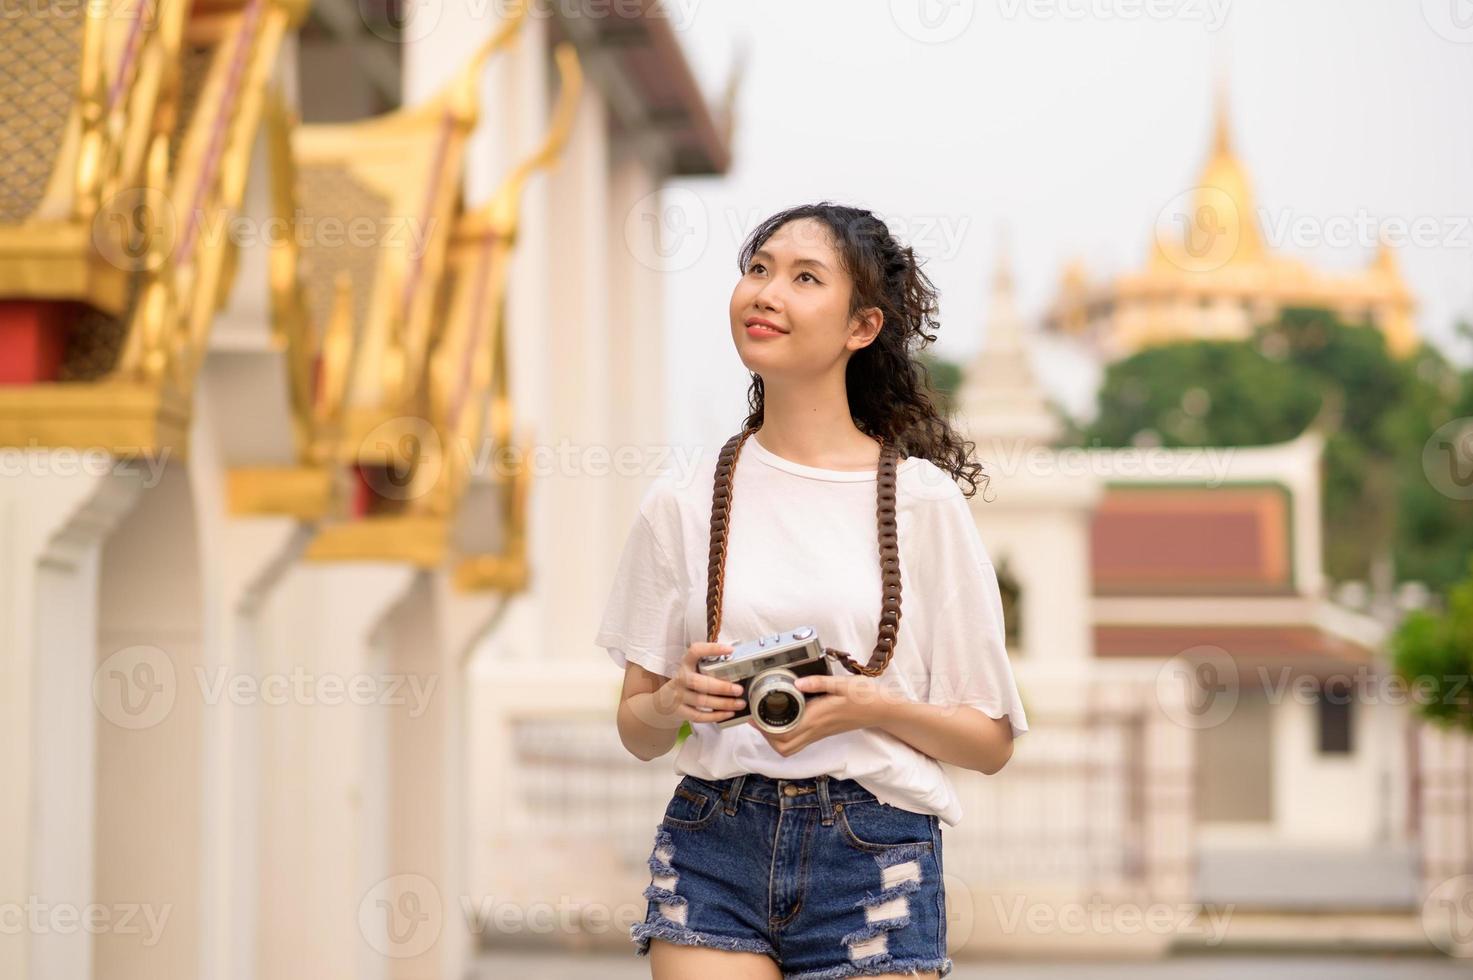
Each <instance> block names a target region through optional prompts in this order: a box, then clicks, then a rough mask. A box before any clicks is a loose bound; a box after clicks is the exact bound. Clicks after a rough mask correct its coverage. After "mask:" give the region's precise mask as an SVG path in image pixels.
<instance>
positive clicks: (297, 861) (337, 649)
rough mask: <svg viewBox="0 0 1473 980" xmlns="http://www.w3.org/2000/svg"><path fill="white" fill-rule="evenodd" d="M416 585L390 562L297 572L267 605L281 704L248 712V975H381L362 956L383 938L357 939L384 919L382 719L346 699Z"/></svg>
mask: <svg viewBox="0 0 1473 980" xmlns="http://www.w3.org/2000/svg"><path fill="white" fill-rule="evenodd" d="M415 574H416V572H415V569H413V568H411V567H408V566H404V565H400V564H390V563H379V562H341V563H337V562H334V563H308V564H305V565H299V566H296V567H294V568H292V569H291V570H290V571H289V572H288V574H287V576H286V578H285V580H284V581H283V582H282V584H281V586H280V587H279V588H278V589H277V590H276V591H275V593H274V594H273V595H272V596H271V597H270V598H269V599H268V600H267V601H266V605H265V607H264V609H263V616H262V630H263V633H262V637H263V641H264V642H263V644H262V646H261V654H262V671H263V675H264V676H267V677H280V678H285V679H287V681H288V682H289V684H288V686H287V687H286V688H285V692H286V697H285V698H284V703H272V702H273V701H274V700H277V699H274V698H273V699H267V700H266V701H265V703H263V704H262V705H261V709H260V724H261V736H262V739H261V744H262V755H261V765H262V769H263V774H264V785H263V790H262V798H263V816H262V819H263V824H262V839H261V860H260V871H259V874H260V887H261V895H260V907H259V915H260V929H261V952H260V971H259V975H260V976H261V977H280V976H315V977H326V976H355V977H376V976H386V975H387V973H386V972H385V968H384V965H383V957H382V955H381V953H379V952H378V951H376V948H375V947H376V946H381V945H382V936H381V935H380V933H379V932H377V931H375V930H374V929H373V928H365V923H367V925H368V926H369V927H372V926H373V924H374V923H373V919H372V917H373V916H374V915H375V914H377V915H378V917H379V920H380V922H381V920H382V918H383V916H384V914H385V913H384V912H383V911H378V912H375V909H377V908H378V906H377V904H376V903H377V898H376V897H375V896H373V895H370V891H371V890H372V889H373V888H374V886H375V885H377V884H378V883H379V882H381V881H382V880H383V877H384V869H385V867H386V856H385V855H386V843H385V836H384V835H385V834H386V833H387V832H388V830H387V829H386V828H388V820H387V815H386V813H385V810H384V808H385V806H386V797H387V794H386V791H385V789H384V785H385V781H386V778H387V777H386V775H385V773H384V770H385V765H384V756H383V755H382V753H381V752H379V751H377V750H375V749H374V748H373V746H374V745H375V743H376V740H378V739H381V738H382V735H381V734H380V733H381V731H382V724H383V718H382V713H381V712H379V711H378V710H377V708H376V705H375V704H373V703H369V704H364V703H363V699H362V698H361V697H360V696H359V695H358V694H354V693H353V692H354V691H355V690H358V691H359V692H360V693H361V690H362V689H361V688H355V685H363V684H369V685H370V686H372V685H374V684H376V683H377V678H379V677H380V675H381V673H382V671H383V664H384V663H385V655H384V653H383V647H382V644H383V638H382V635H381V629H380V627H381V624H382V623H383V621H384V617H385V615H386V614H387V613H388V612H389V610H391V609H392V608H393V606H394V605H395V604H396V603H397V602H399V601H400V599H401V598H402V597H403V596H404V594H405V592H406V590H408V589H409V587H410V585H411V584H412V581H413V579H414V577H415ZM373 690H378V688H376V687H375V688H373ZM379 744H382V743H379ZM393 898H394V897H393V896H390V898H389V900H390V907H391V908H392V905H393ZM360 912H362V913H363V914H364V915H365V916H366V917H367V918H365V919H364V920H362V921H360Z"/></svg>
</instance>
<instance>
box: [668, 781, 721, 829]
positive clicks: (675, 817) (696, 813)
mask: <svg viewBox="0 0 1473 980" xmlns="http://www.w3.org/2000/svg"><path fill="white" fill-rule="evenodd" d="M720 808H721V797H720V796H717V795H716V794H715V793H713V792H712V791H711V790H710V789H709V788H708V787H705V786H702V785H700V784H699V783H694V782H692V781H691V780H685V779H683V780H681V781H680V782H679V783H678V784H677V785H676V787H675V792H674V793H672V794H671V796H670V802H669V803H668V804H667V805H666V807H665V817H664V821H663V822H664V823H665V824H667V825H669V826H671V827H679V828H680V829H681V830H699V829H700V828H702V827H704V826H705V825H706V824H708V823H710V822H711V820H712V819H713V818H714V817H715V816H716V814H717V812H718V811H719V810H720Z"/></svg>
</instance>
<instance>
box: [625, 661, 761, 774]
mask: <svg viewBox="0 0 1473 980" xmlns="http://www.w3.org/2000/svg"><path fill="white" fill-rule="evenodd" d="M730 652H731V644H730V643H708V642H705V641H704V640H703V641H701V642H699V643H692V644H691V645H690V646H689V647H688V648H687V649H686V651H685V655H684V656H683V657H681V659H680V665H679V666H678V667H677V668H676V669H675V676H674V677H671V678H670V679H668V680H666V679H665V678H664V677H663V676H661V675H660V674H656V673H655V672H653V671H650V670H646V669H645V668H643V667H641V666H640V665H639V664H636V663H634V662H632V661H630V662H629V663H627V664H626V665H625V667H624V689H623V691H622V692H620V694H619V712H618V720H617V723H618V726H619V741H621V742H623V743H624V747H625V748H626V749H628V750H629V752H630V753H631V754H632V755H634V756H635V757H636V758H638V759H642V760H644V761H645V762H648V761H650V760H651V759H656V758H659V757H660V756H662V755H664V754H665V753H666V752H669V751H670V747H671V746H673V745H674V744H675V740H676V738H678V737H679V735H680V724H681V722H684V721H699V722H711V723H715V722H722V721H726V720H727V719H728V718H730V717H732V716H733V715H735V714H736V713H737V711H739V710H740V709H741V708H742V707H744V706H745V705H746V701H744V700H743V699H742V698H741V694H742V686H741V685H740V684H737V683H735V682H733V681H723V680H719V679H717V678H715V677H708V676H706V675H705V674H702V673H701V672H700V671H699V670H697V669H696V661H698V660H700V659H701V658H702V657H704V656H706V655H708V654H713V653H730Z"/></svg>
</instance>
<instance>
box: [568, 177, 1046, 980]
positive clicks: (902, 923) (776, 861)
mask: <svg viewBox="0 0 1473 980" xmlns="http://www.w3.org/2000/svg"><path fill="white" fill-rule="evenodd" d="M740 264H741V277H740V278H739V279H738V280H737V284H736V288H735V289H734V290H733V291H732V296H731V306H730V316H731V334H732V341H733V342H734V343H735V345H736V350H737V354H738V356H740V357H741V360H742V363H743V364H744V365H746V367H747V369H748V370H749V371H750V372H751V373H752V385H751V389H750V391H749V394H748V400H749V406H748V407H749V410H750V414H748V416H747V418H746V422H745V424H744V426H743V428H742V430H741V432H740V433H739V434H738V436H739V438H736V437H734V439H733V440H732V443H734V444H735V445H736V451H735V456H734V457H732V456H730V455H728V456H727V457H726V458H727V460H728V464H727V467H726V469H725V477H724V479H725V481H726V483H725V486H726V487H727V488H728V489H729V496H728V497H726V498H725V499H726V500H727V501H728V503H729V507H728V508H727V509H726V510H724V511H723V513H724V514H725V517H724V519H723V522H722V523H724V525H725V528H724V538H725V542H726V543H725V547H724V548H723V549H721V552H720V558H721V560H720V561H719V562H713V561H712V560H711V559H712V558H713V557H714V555H713V552H714V551H715V549H713V547H712V545H713V538H716V537H717V536H716V535H714V534H713V527H712V524H713V492H714V493H716V494H720V493H721V491H722V486H723V484H722V480H723V476H722V471H721V469H720V465H719V464H718V466H714V467H707V468H703V469H704V472H702V473H701V474H700V475H699V476H698V477H697V478H696V479H695V480H694V481H692V482H690V483H689V485H686V486H682V485H680V483H679V482H678V481H677V480H675V479H674V478H673V477H672V476H671V475H670V474H665V475H662V476H660V477H658V478H657V479H656V480H655V481H654V482H653V483H652V485H651V486H650V488H649V490H648V491H647V492H646V494H645V495H644V498H643V500H642V501H641V503H640V508H639V513H638V514H637V515H636V517H635V519H634V523H633V527H632V528H631V530H630V533H629V537H628V539H627V542H626V544H625V547H624V551H623V555H622V558H621V560H620V565H619V568H618V571H617V574H616V577H615V580H614V583H613V587H612V589H611V593H610V595H609V599H608V604H607V606H606V609H605V612H604V617H603V621H602V623H601V625H600V627H599V632H598V635H597V637H596V639H595V642H596V643H597V644H598V645H600V646H603V647H605V648H606V649H607V650H608V651H609V653H610V655H611V656H612V657H613V659H614V662H615V663H616V664H618V665H619V666H620V667H623V668H624V687H623V692H622V695H621V698H620V704H619V710H618V729H619V737H620V739H621V740H622V741H623V744H624V746H625V747H626V748H627V749H628V750H629V751H630V752H631V753H632V754H634V755H635V756H637V757H638V758H640V759H645V760H649V759H654V758H656V757H658V756H661V755H664V754H665V753H666V752H668V751H669V750H670V749H671V748H672V747H673V746H674V744H675V743H676V741H677V733H678V730H679V729H680V727H681V725H682V724H683V723H685V722H689V723H691V724H690V728H691V734H690V736H689V737H688V738H686V739H685V741H684V742H683V743H682V745H681V748H680V752H679V754H678V756H677V758H676V760H675V768H676V771H677V772H679V773H681V774H683V778H682V779H681V781H680V783H679V784H678V785H677V786H676V788H675V791H674V794H673V795H672V797H671V799H670V802H669V805H668V806H667V807H666V810H665V815H664V818H663V819H662V820H661V822H660V825H659V827H658V829H657V831H656V836H655V843H654V849H653V852H652V854H651V855H650V860H649V866H650V872H651V881H650V885H649V887H648V888H647V889H646V890H645V892H644V895H645V897H646V898H648V900H649V902H648V906H647V912H646V918H645V921H644V922H641V923H636V924H635V925H634V926H633V927H632V928H631V930H630V935H631V938H632V939H633V940H634V941H635V942H636V943H637V948H636V952H637V953H639V954H641V955H645V954H648V955H649V956H650V963H651V967H652V972H653V976H654V977H655V980H675V978H691V977H700V978H702V980H735V978H744V980H745V978H751V980H757V978H762V980H769V978H771V980H777V978H782V980H828V978H835V977H850V976H925V977H945V976H947V975H948V974H949V973H950V972H951V969H952V962H951V960H950V959H949V958H948V956H947V948H946V908H945V891H944V888H943V882H942V871H943V869H942V854H941V851H942V847H941V844H942V840H941V830H940V826H941V824H942V823H945V824H946V825H948V826H955V825H956V824H957V822H958V821H959V820H960V818H961V807H960V805H959V803H958V800H957V795H956V792H955V790H954V788H953V787H952V785H951V783H950V781H949V780H948V778H947V777H946V774H945V772H944V770H943V769H942V768H941V765H940V763H943V762H945V763H950V764H951V765H954V766H959V767H962V768H964V769H972V770H976V771H977V772H982V773H988V774H991V773H995V772H997V771H998V770H999V769H1001V768H1002V767H1003V765H1004V764H1005V763H1007V761H1008V759H1009V758H1010V757H1011V755H1012V751H1013V739H1014V738H1015V737H1016V736H1018V735H1019V734H1021V733H1023V732H1025V731H1027V721H1026V719H1025V717H1024V714H1023V705H1022V703H1021V701H1020V699H1019V696H1018V691H1017V688H1016V686H1015V684H1014V680H1013V673H1012V669H1011V667H1010V665H1009V663H1008V659H1007V652H1006V649H1005V646H1004V632H1003V614H1002V601H1001V596H1000V594H999V591H998V586H997V577H996V574H995V572H994V570H993V567H992V563H991V560H990V558H989V556H988V553H987V550H986V549H985V547H984V546H983V544H982V542H981V540H980V538H979V536H978V533H977V528H976V525H975V523H974V521H973V518H972V515H971V513H970V509H969V505H968V502H967V500H968V498H969V497H970V496H971V495H972V494H973V493H975V492H976V481H975V479H974V477H975V476H976V474H977V473H978V472H979V471H980V470H981V467H980V466H979V465H978V464H976V463H973V462H970V461H969V460H968V453H967V449H966V447H967V446H969V445H971V443H967V442H964V441H963V440H962V439H960V438H959V437H958V436H957V435H956V434H955V433H954V432H953V431H952V429H951V427H950V426H949V425H948V424H947V421H946V419H945V418H943V417H942V415H941V414H940V413H939V412H938V411H937V409H936V407H935V405H934V404H933V402H932V401H931V399H930V398H929V397H928V395H927V389H926V386H925V384H924V380H925V375H924V372H923V369H922V368H921V366H920V365H919V363H918V362H917V361H916V360H915V353H916V352H917V351H918V350H920V349H921V348H923V347H924V346H925V345H926V344H927V343H929V342H932V341H934V340H935V339H936V336H935V334H934V333H927V332H926V331H927V328H928V327H930V328H934V327H935V326H936V325H937V324H936V312H937V304H936V292H935V288H934V287H933V286H932V284H931V283H930V281H929V279H928V278H927V277H926V275H925V274H924V273H923V272H922V271H921V270H920V268H919V267H918V266H917V263H916V259H915V255H914V253H913V252H912V250H911V249H910V248H909V247H907V246H903V245H902V244H900V243H899V242H897V241H896V240H895V238H894V237H893V236H892V235H891V234H890V231H889V229H888V228H887V227H886V225H885V224H884V223H883V222H882V221H881V220H880V219H879V218H877V217H876V216H875V215H873V214H872V213H870V212H869V211H864V210H858V209H855V208H849V207H842V206H838V205H835V204H832V203H828V202H823V203H820V204H815V205H810V206H804V207H799V208H794V209H791V210H788V211H784V212H782V213H780V214H777V215H774V216H773V217H771V218H769V219H767V220H766V221H765V222H763V224H762V225H761V226H760V227H758V228H757V229H756V230H755V231H754V232H753V233H752V234H751V236H750V237H749V238H748V240H747V241H746V243H745V244H744V245H743V247H742V250H741V256H740ZM732 443H729V444H728V446H730V445H731V444H732ZM887 461H888V469H887ZM958 479H964V480H966V482H967V483H968V486H969V491H970V492H968V493H966V494H964V493H963V492H962V490H961V489H960V487H959V486H958V485H957V482H956V481H957V480H958ZM984 479H985V478H984ZM892 480H893V483H892V482H891V481H892ZM717 499H721V498H719V497H718V498H717ZM887 506H888V507H889V508H890V510H889V513H890V514H891V516H892V520H893V522H894V530H895V532H896V536H897V537H898V562H896V561H895V560H894V559H895V557H896V556H895V555H894V550H895V549H894V548H893V541H894V539H893V538H892V539H891V540H892V550H891V555H890V557H889V558H887V557H886V550H885V547H884V539H885V531H884V525H885V520H886V518H885V516H884V515H885V512H886V508H887ZM877 515H878V523H877ZM877 539H878V545H877ZM717 567H719V568H720V569H721V571H720V572H719V574H718V573H717V572H715V571H713V569H714V568H717ZM897 567H898V572H899V588H898V590H897V589H894V588H892V582H893V577H894V575H893V571H894V570H895V569H896V568H897ZM711 583H715V588H714V589H708V584H711ZM712 596H715V597H716V598H717V599H719V602H720V604H719V607H717V608H716V611H715V615H714V617H713V616H710V615H708V614H709V613H710V612H711V611H712V610H711V609H708V599H710V598H712ZM897 596H898V599H899V602H900V605H899V606H898V607H895V606H894V598H895V597H897ZM713 601H715V600H714V599H713ZM887 621H888V625H887ZM802 627H811V628H812V629H813V630H814V631H815V632H816V634H817V636H818V638H819V639H820V641H821V643H822V645H823V647H824V648H825V650H830V649H832V650H836V651H840V652H843V653H846V654H847V655H848V660H849V662H848V663H844V662H843V661H842V660H841V659H839V658H834V659H833V663H832V664H831V667H830V669H831V670H832V673H827V674H817V675H815V676H805V677H802V678H801V679H799V681H798V682H797V686H798V689H799V690H800V691H802V692H804V697H805V699H806V702H805V708H804V710H803V713H802V716H801V718H800V719H799V721H798V723H797V725H796V726H794V727H793V728H791V729H790V730H788V731H784V732H781V733H773V732H770V731H768V730H765V729H764V728H761V727H759V726H758V725H756V724H755V723H753V721H752V719H751V716H750V712H747V720H745V721H743V722H742V723H740V724H734V725H730V726H726V727H720V726H719V724H718V723H719V722H722V721H725V720H727V719H730V718H733V717H735V716H736V715H737V714H738V713H739V712H744V711H746V710H747V706H746V704H745V702H744V701H743V699H742V697H741V695H742V692H743V688H742V687H741V685H739V684H737V683H734V682H731V681H724V680H718V679H717V678H715V677H712V676H710V675H708V674H706V673H703V672H702V671H701V670H700V669H698V665H697V661H698V660H699V659H700V658H701V657H703V656H708V655H712V654H719V653H723V652H730V651H731V650H732V649H733V647H734V645H735V644H736V643H740V642H744V641H748V640H755V639H757V638H759V637H765V636H770V635H772V634H774V633H790V631H794V630H797V629H800V628H802ZM897 628H898V633H897ZM717 630H719V633H718V635H716V636H714V637H713V636H711V635H710V633H711V632H712V631H717ZM877 636H878V638H879V639H878V641H877ZM712 640H714V642H711V641H712ZM850 664H852V665H853V666H850ZM856 668H858V672H855V671H856ZM810 695H812V696H811V697H810Z"/></svg>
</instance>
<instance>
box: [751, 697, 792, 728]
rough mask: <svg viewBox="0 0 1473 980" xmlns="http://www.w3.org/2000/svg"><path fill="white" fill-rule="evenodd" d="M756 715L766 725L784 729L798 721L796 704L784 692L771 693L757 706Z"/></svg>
mask: <svg viewBox="0 0 1473 980" xmlns="http://www.w3.org/2000/svg"><path fill="white" fill-rule="evenodd" d="M757 714H758V715H760V716H761V718H762V720H763V721H765V722H767V724H769V725H772V726H774V727H776V728H785V727H787V726H788V725H791V724H793V722H795V721H797V720H798V702H797V700H796V699H794V698H793V697H791V696H790V695H789V694H788V693H787V692H786V691H772V692H771V693H769V694H768V695H767V697H765V698H763V699H762V703H761V704H759V705H757Z"/></svg>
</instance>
